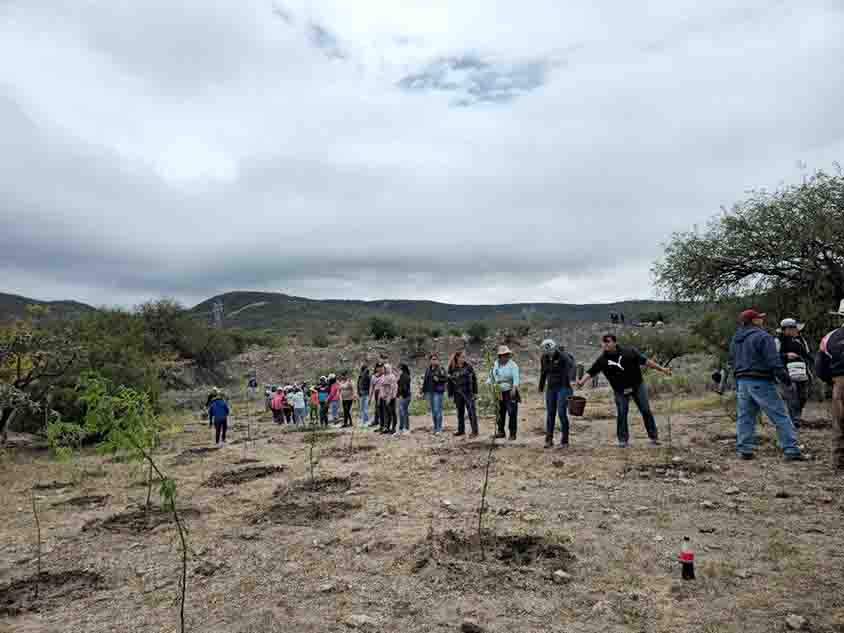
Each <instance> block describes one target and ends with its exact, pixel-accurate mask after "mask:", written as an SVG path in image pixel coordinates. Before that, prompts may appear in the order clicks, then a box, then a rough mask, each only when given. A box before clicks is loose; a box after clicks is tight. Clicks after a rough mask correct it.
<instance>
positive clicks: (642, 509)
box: [636, 506, 650, 514]
mask: <svg viewBox="0 0 844 633" xmlns="http://www.w3.org/2000/svg"><path fill="white" fill-rule="evenodd" d="M649 510H650V508H649V507H648V506H636V512H638V513H639V514H642V513H644V512H648V511H649Z"/></svg>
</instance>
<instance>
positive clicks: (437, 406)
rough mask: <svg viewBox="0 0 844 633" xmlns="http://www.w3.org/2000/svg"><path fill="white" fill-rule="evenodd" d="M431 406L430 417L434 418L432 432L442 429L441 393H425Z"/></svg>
mask: <svg viewBox="0 0 844 633" xmlns="http://www.w3.org/2000/svg"><path fill="white" fill-rule="evenodd" d="M426 395H427V396H428V404H429V405H430V407H431V418H433V420H434V432H435V433H436V432H437V431H442V430H443V394H442V393H438V392H436V391H433V392H430V393H428V394H426Z"/></svg>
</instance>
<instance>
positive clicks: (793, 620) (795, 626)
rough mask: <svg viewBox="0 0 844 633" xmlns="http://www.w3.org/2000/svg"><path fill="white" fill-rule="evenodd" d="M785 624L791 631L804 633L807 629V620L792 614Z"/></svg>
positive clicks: (787, 617) (788, 616)
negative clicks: (802, 632)
mask: <svg viewBox="0 0 844 633" xmlns="http://www.w3.org/2000/svg"><path fill="white" fill-rule="evenodd" d="M785 624H786V626H787V627H788V628H789V630H791V631H802V630H803V629H804V628H805V627H806V618H804V617H803V616H802V615H796V614H794V613H791V614H789V615H787V616H786V618H785Z"/></svg>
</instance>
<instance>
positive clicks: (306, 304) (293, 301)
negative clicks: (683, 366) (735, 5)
mask: <svg viewBox="0 0 844 633" xmlns="http://www.w3.org/2000/svg"><path fill="white" fill-rule="evenodd" d="M217 302H220V303H221V304H222V306H223V325H224V326H225V327H238V328H243V329H261V330H265V329H272V330H276V331H278V332H282V333H297V332H305V333H313V332H316V331H321V332H326V333H331V332H337V333H339V332H343V331H346V330H348V329H349V328H350V326H351V325H353V324H354V323H360V322H363V321H365V320H366V319H369V318H371V317H374V316H379V317H388V318H393V319H396V320H398V321H401V322H420V323H425V324H440V325H447V324H454V325H455V326H460V325H465V324H467V323H470V322H473V321H495V322H501V323H504V322H513V321H533V322H539V323H541V322H547V321H568V322H595V321H606V320H607V319H608V316H609V313H610V312H619V313H623V314H624V315H625V317H626V318H627V320H628V321H630V320H633V319H636V318H639V317H640V315H642V314H644V313H654V312H662V313H663V314H665V315H666V316H667V317H669V318H671V317H677V316H684V315H688V314H690V309H689V308H684V307H681V306H678V305H676V304H673V303H668V302H663V301H620V302H617V303H609V304H585V305H574V304H565V303H510V304H501V305H456V304H449V303H438V302H436V301H415V300H395V301H393V300H381V301H355V300H343V299H324V300H320V299H306V298H303V297H293V296H290V295H286V294H282V293H277V292H228V293H225V294H221V295H217V296H215V297H211V298H209V299H206V300H205V301H203V302H201V303H199V304H197V305H196V306H194V307H192V308H190V309H189V312H190V313H191V314H193V315H194V316H196V317H197V318H202V319H208V320H209V321H210V320H211V319H212V318H213V306H214V304H215V303H217ZM29 304H35V305H45V306H48V307H49V308H50V312H51V314H52V315H53V316H54V317H56V318H73V317H75V316H78V315H80V314H84V313H85V312H88V311H91V310H95V308H93V307H91V306H89V305H86V304H84V303H79V302H76V301H39V300H37V299H29V298H27V297H20V296H17V295H9V294H2V293H0V321H4V320H9V319H14V318H20V317H21V316H23V315H24V314H25V311H26V306H27V305H29Z"/></svg>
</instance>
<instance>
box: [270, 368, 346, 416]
mask: <svg viewBox="0 0 844 633" xmlns="http://www.w3.org/2000/svg"><path fill="white" fill-rule="evenodd" d="M355 400H356V394H355V384H354V382H352V379H351V378H350V377H349V376H348V374H341V375H340V377H339V378H338V377H337V376H336V375H335V374H329V375H328V376H320V377H319V380H318V381H317V384H315V385H313V386H308V384H307V383H302V384H299V385H287V386H284V387H278V388H276V390H275V393H272V394H270V396H269V398H268V407H269V409H270V411H272V414H273V421H274V422H275V423H276V424H304V423H305V420H307V419H308V418H310V420H311V422H313V423H315V422H317V419H318V420H319V423H320V424H322V425H323V426H327V425H329V424H333V423H336V422H337V421H338V420H339V416H340V404H341V403H342V406H343V411H342V414H343V422H342V426H344V427H348V426H351V425H352V406H353V404H354V402H355Z"/></svg>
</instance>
